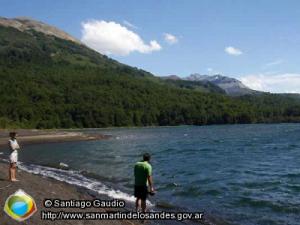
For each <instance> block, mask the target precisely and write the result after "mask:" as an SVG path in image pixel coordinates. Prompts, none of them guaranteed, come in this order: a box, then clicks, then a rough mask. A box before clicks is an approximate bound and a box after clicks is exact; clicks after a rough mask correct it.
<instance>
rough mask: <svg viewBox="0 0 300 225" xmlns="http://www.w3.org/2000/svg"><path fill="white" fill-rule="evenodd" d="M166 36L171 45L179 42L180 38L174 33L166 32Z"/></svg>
mask: <svg viewBox="0 0 300 225" xmlns="http://www.w3.org/2000/svg"><path fill="white" fill-rule="evenodd" d="M164 38H165V41H166V42H167V43H168V44H170V45H173V44H176V43H177V42H178V38H177V37H176V36H174V35H173V34H169V33H165V34H164Z"/></svg>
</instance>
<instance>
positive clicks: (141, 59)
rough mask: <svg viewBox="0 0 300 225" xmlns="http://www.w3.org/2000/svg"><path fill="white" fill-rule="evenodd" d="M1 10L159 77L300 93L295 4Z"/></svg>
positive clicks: (155, 3)
mask: <svg viewBox="0 0 300 225" xmlns="http://www.w3.org/2000/svg"><path fill="white" fill-rule="evenodd" d="M0 3H1V8H0V16H4V17H17V16H29V17H32V18H34V19H37V20H41V21H43V22H46V23H49V24H51V25H54V26H56V27H58V28H60V29H62V30H65V31H66V32H68V33H70V34H71V35H73V36H75V37H76V38H78V39H80V40H82V41H84V42H85V43H86V44H87V45H89V46H91V47H93V48H94V49H96V50H98V51H102V52H103V53H106V54H110V55H109V56H110V57H112V58H114V59H117V60H119V61H121V62H123V63H126V64H129V65H132V66H136V67H139V68H142V69H145V70H147V71H150V72H152V73H154V74H156V75H161V76H164V75H170V74H176V75H179V76H187V75H189V74H191V73H201V74H215V73H221V74H224V75H227V76H231V77H236V78H239V79H241V80H242V81H243V82H244V83H246V85H248V86H250V87H252V88H255V89H261V90H267V91H273V92H300V68H299V65H300V62H299V61H300V57H299V52H300V31H299V29H300V1H297V0H286V1H284V0H278V1H274V0H273V1H271V0H260V1H259V0H251V1H239V0H222V1H217V0H188V1H183V0H136V1H124V0H98V1H96V0H86V1H79V0H78V1H71V0H68V1H66V0H59V1H58V0H51V1H48V0H44V1H40V0H30V1H23V0H19V1H16V0H9V1H7V0H0ZM83 31H84V32H83ZM93 35H94V36H93ZM109 35H111V36H109ZM151 41H152V42H151ZM150 42H151V43H150ZM109 46H110V47H109ZM226 49H227V50H226Z"/></svg>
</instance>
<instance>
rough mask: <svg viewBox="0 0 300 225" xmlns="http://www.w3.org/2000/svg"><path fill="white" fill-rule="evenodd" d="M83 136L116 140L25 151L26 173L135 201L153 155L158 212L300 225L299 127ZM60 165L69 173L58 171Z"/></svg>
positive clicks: (176, 129) (181, 129) (189, 128)
mask: <svg viewBox="0 0 300 225" xmlns="http://www.w3.org/2000/svg"><path fill="white" fill-rule="evenodd" d="M80 131H82V130H80ZM83 132H87V133H88V132H92V133H95V132H96V133H97V132H99V133H102V134H108V135H112V138H111V139H109V140H101V141H90V142H69V143H56V144H43V145H31V146H24V151H21V152H20V156H19V158H20V160H21V161H22V162H24V164H23V165H22V167H23V169H25V170H27V171H29V172H34V173H39V174H43V175H46V176H49V177H53V178H55V179H58V180H63V181H67V182H68V183H71V184H74V185H79V186H85V187H87V188H89V189H90V190H94V191H96V192H98V193H99V194H102V195H107V196H109V197H117V198H122V199H125V200H127V201H128V202H132V201H133V200H134V198H133V196H132V194H133V165H134V163H135V162H136V161H139V160H140V159H141V155H142V154H143V153H144V152H149V153H151V154H152V165H153V173H154V174H153V175H154V182H155V187H156V189H157V191H158V193H157V195H156V196H154V197H151V198H150V202H151V205H152V207H154V208H155V209H156V210H159V209H162V207H163V208H165V207H167V208H169V209H170V210H175V209H176V210H181V211H199V212H204V214H205V215H209V216H211V217H214V218H216V219H217V220H218V221H220V224H226V223H227V224H243V225H250V224H251V225H252V224H261V225H267V224H300V222H299V221H300V138H299V137H300V125H298V124H271V125H221V126H180V127H157V128H114V129H88V130H83ZM59 163H65V164H68V165H69V168H70V170H69V171H62V170H58V169H56V168H55V167H58V165H59ZM30 164H33V165H30ZM38 165H42V166H38Z"/></svg>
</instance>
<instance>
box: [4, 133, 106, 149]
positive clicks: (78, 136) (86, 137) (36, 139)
mask: <svg viewBox="0 0 300 225" xmlns="http://www.w3.org/2000/svg"><path fill="white" fill-rule="evenodd" d="M10 131H11V130H0V148H1V147H4V146H7V143H8V140H9V132H10ZM13 131H15V132H17V133H18V136H17V138H18V140H19V141H20V143H21V145H24V144H27V145H28V144H43V143H56V142H68V141H93V140H104V139H109V138H110V136H109V135H103V134H93V133H91V134H85V133H83V132H80V131H74V130H70V131H68V130H36V129H28V130H27V129H19V130H13Z"/></svg>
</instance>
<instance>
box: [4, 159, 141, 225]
mask: <svg viewBox="0 0 300 225" xmlns="http://www.w3.org/2000/svg"><path fill="white" fill-rule="evenodd" d="M7 170H8V164H7V163H4V162H0V190H1V191H0V207H1V208H3V207H4V204H5V201H6V199H7V198H8V197H9V196H10V195H11V194H13V193H15V192H16V191H17V190H19V189H22V190H24V191H25V192H26V193H28V194H29V195H31V196H32V197H33V198H34V200H35V202H36V204H37V212H36V213H35V214H34V215H33V216H32V217H30V218H29V219H28V220H26V224H28V225H36V224H39V225H43V224H45V225H46V224H47V225H48V224H52V225H65V224H75V225H77V224H78V225H82V224H84V225H94V224H100V223H101V224H103V225H134V224H138V221H127V220H101V222H100V221H99V220H54V221H51V220H42V219H41V211H53V212H57V211H60V210H62V209H55V208H50V209H49V208H45V207H44V205H43V201H44V200H45V199H62V200H70V199H76V200H93V199H94V198H95V197H93V196H92V195H91V194H90V193H89V192H88V191H87V190H85V189H84V188H80V187H77V186H74V185H71V184H68V183H65V182H63V181H58V180H55V179H52V178H48V177H45V176H42V175H35V174H31V173H28V172H25V171H23V170H20V169H18V174H17V177H18V179H19V180H20V181H19V182H10V181H8V179H7V177H8V171H7ZM65 211H66V212H84V211H96V212H113V211H117V209H114V208H97V209H96V208H95V209H92V210H86V209H85V210H81V209H71V208H67V209H65ZM0 218H1V224H4V225H18V224H20V223H19V222H17V221H14V220H12V219H11V218H10V217H9V216H7V215H6V213H4V211H3V210H0Z"/></svg>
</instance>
